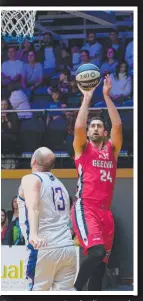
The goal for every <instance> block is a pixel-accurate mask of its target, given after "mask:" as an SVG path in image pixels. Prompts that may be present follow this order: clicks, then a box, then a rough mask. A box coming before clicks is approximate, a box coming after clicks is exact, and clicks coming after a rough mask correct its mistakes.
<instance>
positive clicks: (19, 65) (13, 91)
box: [1, 47, 32, 118]
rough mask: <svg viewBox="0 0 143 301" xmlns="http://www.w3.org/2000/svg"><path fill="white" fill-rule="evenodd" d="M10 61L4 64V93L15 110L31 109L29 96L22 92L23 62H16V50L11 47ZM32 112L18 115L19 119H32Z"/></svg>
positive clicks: (9, 50)
mask: <svg viewBox="0 0 143 301" xmlns="http://www.w3.org/2000/svg"><path fill="white" fill-rule="evenodd" d="M8 57H9V60H8V61H6V62H3V63H2V74H1V76H2V87H3V88H4V91H3V93H4V94H5V95H7V97H8V98H9V101H10V103H11V105H12V107H13V109H14V110H23V109H27V110H28V109H29V110H30V104H29V100H28V98H27V96H26V95H25V93H24V92H23V91H22V88H24V87H25V85H24V69H23V66H24V64H23V62H22V61H20V60H16V49H15V48H14V47H9V49H8ZM31 117H32V113H31V112H29V113H28V112H27V113H25V112H21V113H18V118H31Z"/></svg>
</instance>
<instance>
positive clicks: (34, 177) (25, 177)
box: [21, 173, 40, 184]
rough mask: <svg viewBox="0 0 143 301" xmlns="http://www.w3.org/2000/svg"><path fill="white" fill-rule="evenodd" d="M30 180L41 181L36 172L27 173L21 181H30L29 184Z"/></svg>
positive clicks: (33, 181)
mask: <svg viewBox="0 0 143 301" xmlns="http://www.w3.org/2000/svg"><path fill="white" fill-rule="evenodd" d="M29 181H30V183H31V182H32V183H36V182H39V181H40V178H39V177H37V176H36V174H33V173H31V174H27V175H25V176H23V177H22V179H21V183H28V184H29Z"/></svg>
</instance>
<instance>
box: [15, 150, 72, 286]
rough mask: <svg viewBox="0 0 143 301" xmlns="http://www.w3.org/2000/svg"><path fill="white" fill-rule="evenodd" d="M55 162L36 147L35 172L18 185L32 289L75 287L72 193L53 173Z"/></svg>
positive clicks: (50, 153) (48, 151)
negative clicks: (71, 230)
mask: <svg viewBox="0 0 143 301" xmlns="http://www.w3.org/2000/svg"><path fill="white" fill-rule="evenodd" d="M54 161H55V156H54V154H53V152H52V151H51V150H50V149H48V148H46V147H41V148H39V149H37V150H36V151H35V152H34V154H33V156H32V159H31V168H32V174H29V175H26V176H24V177H23V178H22V180H21V185H20V187H19V194H18V207H19V222H20V227H21V230H22V233H23V236H24V238H25V240H26V246H27V253H28V256H27V260H26V261H25V272H26V290H29V291H30V290H34V291H47V290H55V291H56V290H72V289H73V284H74V280H75V275H76V251H75V248H74V246H73V241H72V236H71V232H70V228H69V218H70V201H69V194H68V192H67V190H66V188H65V187H64V185H63V184H62V183H61V182H60V181H59V180H58V179H57V178H56V177H55V176H54V175H53V174H52V173H50V170H51V168H52V167H53V166H54ZM73 290H74V289H73Z"/></svg>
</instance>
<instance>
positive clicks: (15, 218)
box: [7, 196, 25, 246]
mask: <svg viewBox="0 0 143 301" xmlns="http://www.w3.org/2000/svg"><path fill="white" fill-rule="evenodd" d="M11 207H12V210H10V211H8V212H7V215H8V221H9V226H8V241H9V245H11V246H12V245H24V244H25V241H24V238H23V236H22V233H21V229H20V225H19V210H18V204H17V196H15V197H14V198H13V199H12V202H11Z"/></svg>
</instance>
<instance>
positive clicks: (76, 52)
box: [72, 46, 80, 75]
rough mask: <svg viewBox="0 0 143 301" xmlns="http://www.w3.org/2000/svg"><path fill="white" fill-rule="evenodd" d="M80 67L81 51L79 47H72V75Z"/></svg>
mask: <svg viewBox="0 0 143 301" xmlns="http://www.w3.org/2000/svg"><path fill="white" fill-rule="evenodd" d="M79 66H80V49H79V47H77V46H74V47H72V75H74V74H75V71H76V70H77V68H78V67H79Z"/></svg>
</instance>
